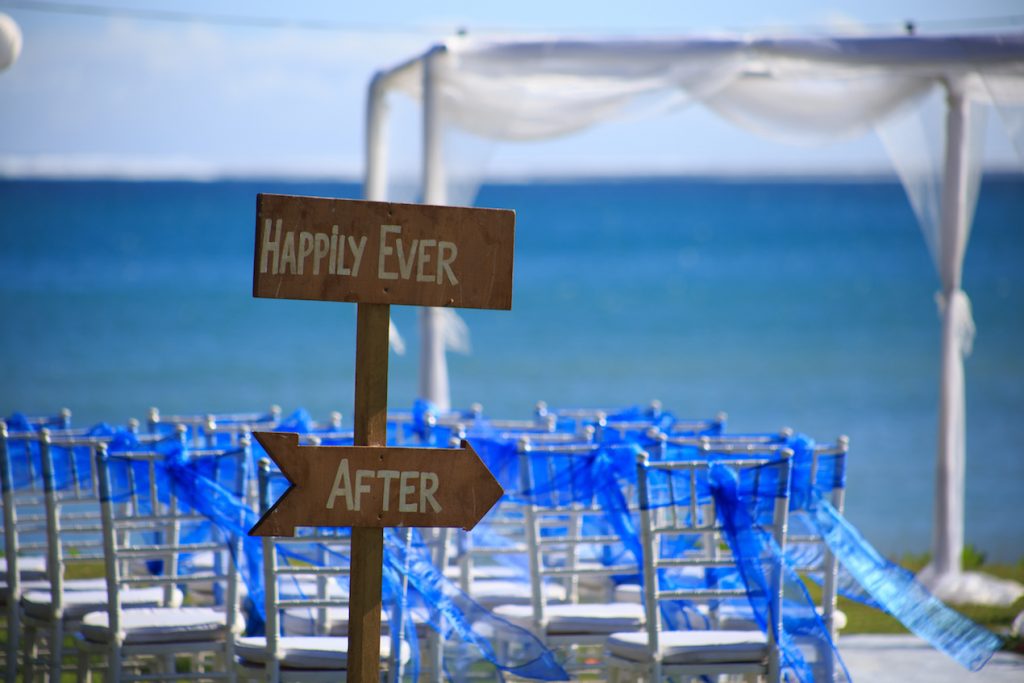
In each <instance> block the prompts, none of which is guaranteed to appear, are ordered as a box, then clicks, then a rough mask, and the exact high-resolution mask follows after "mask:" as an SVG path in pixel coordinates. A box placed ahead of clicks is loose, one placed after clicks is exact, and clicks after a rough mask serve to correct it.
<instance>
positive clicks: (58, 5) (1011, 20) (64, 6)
mask: <svg viewBox="0 0 1024 683" xmlns="http://www.w3.org/2000/svg"><path fill="white" fill-rule="evenodd" d="M0 7H8V8H12V9H19V10H27V11H32V12H45V13H49V14H66V15H78V16H86V17H120V18H129V19H139V20H145V21H162V22H172V23H205V24H215V25H221V26H237V27H251V28H297V29H305V30H314V31H341V32H348V33H354V32H360V33H391V34H415V35H422V34H424V33H437V32H438V28H437V27H436V26H432V27H426V26H401V25H396V24H370V23H355V22H351V21H337V20H330V19H302V18H289V17H274V16H256V15H241V14H223V13H210V12H189V11H184V10H174V9H162V8H139V7H124V6H114V5H103V4H96V3H77V2H57V1H54V0H0ZM1019 25H1024V14H1011V15H1003V16H988V17H964V18H957V19H915V18H913V17H905V18H902V19H899V20H893V21H891V22H865V23H861V24H859V25H858V28H860V29H864V30H877V31H903V30H905V29H906V27H908V26H913V27H914V28H915V29H918V30H919V29H934V30H940V29H984V28H997V27H998V28H1006V27H1012V26H1019ZM471 28H472V29H473V30H474V31H476V32H515V33H527V34H530V33H537V32H539V31H540V29H537V28H525V27H515V26H509V25H505V26H488V25H477V26H473V27H471ZM732 28H733V30H738V31H744V32H747V31H757V30H758V29H757V28H756V27H749V26H748V27H732ZM789 29H790V30H792V31H807V32H822V31H832V30H835V27H834V26H833V27H830V26H826V25H810V24H807V25H796V26H791V27H789ZM543 30H544V31H545V32H551V31H565V32H579V31H580V30H581V27H578V26H577V27H573V28H569V27H561V28H558V27H545V28H544V29H543ZM587 30H588V31H590V32H595V31H596V32H609V33H612V32H616V33H621V32H622V27H617V28H614V29H612V28H608V29H604V30H602V29H600V28H595V27H590V28H588V29H587ZM464 31H465V29H463V28H461V27H453V30H452V32H464ZM664 31H665V28H664V27H659V28H658V29H657V32H659V33H664ZM629 32H631V33H634V32H635V33H639V32H643V28H642V27H636V28H633V29H630V31H629Z"/></svg>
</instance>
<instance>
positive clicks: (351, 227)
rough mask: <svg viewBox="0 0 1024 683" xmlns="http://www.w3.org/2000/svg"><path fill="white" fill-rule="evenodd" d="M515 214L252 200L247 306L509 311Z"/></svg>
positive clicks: (328, 201) (354, 202)
mask: <svg viewBox="0 0 1024 683" xmlns="http://www.w3.org/2000/svg"><path fill="white" fill-rule="evenodd" d="M514 228H515V212H514V211H508V210H504V209H476V208H464V207H452V206H426V205H421V204H394V203H390V202H369V201H357V200H350V199H324V198H320V197H295V196H289V195H274V194H260V195H257V197H256V250H255V258H254V261H253V289H252V293H253V296H255V297H265V298H271V299H311V300H316V301H348V302H359V303H369V304H408V305H412V306H442V307H445V306H450V307H455V308H486V309H500V310H509V309H510V308H511V307H512V248H513V241H514Z"/></svg>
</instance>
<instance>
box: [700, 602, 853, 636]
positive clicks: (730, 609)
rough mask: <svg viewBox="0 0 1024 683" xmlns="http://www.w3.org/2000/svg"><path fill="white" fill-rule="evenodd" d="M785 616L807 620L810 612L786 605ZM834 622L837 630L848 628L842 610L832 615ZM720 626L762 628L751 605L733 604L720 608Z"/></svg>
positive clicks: (728, 627)
mask: <svg viewBox="0 0 1024 683" xmlns="http://www.w3.org/2000/svg"><path fill="white" fill-rule="evenodd" d="M814 611H816V612H817V613H818V616H821V615H822V613H823V611H824V610H822V608H821V607H820V606H818V607H815V608H814ZM783 614H787V615H789V614H792V615H793V616H800V617H801V618H806V616H807V614H808V612H807V608H805V607H803V606H802V605H796V604H789V603H786V604H785V606H784V607H783ZM832 621H833V622H834V625H835V627H836V629H837V630H840V631H841V630H842V629H844V628H846V614H845V613H844V612H843V611H842V610H838V609H837V610H836V611H835V612H833V613H832ZM718 626H719V628H722V629H726V630H729V631H743V630H757V629H760V628H761V627H760V626H758V625H757V621H756V620H755V619H754V612H753V610H751V608H750V605H732V604H729V605H722V606H721V607H719V608H718Z"/></svg>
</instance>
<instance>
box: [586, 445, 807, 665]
mask: <svg viewBox="0 0 1024 683" xmlns="http://www.w3.org/2000/svg"><path fill="white" fill-rule="evenodd" d="M779 455H780V456H781V457H780V458H779V459H778V460H775V461H765V460H755V459H753V458H742V459H737V460H719V461H718V465H719V466H729V467H733V468H735V469H737V470H740V471H742V470H747V471H748V472H747V475H746V476H753V477H754V478H755V481H759V480H760V476H761V474H762V471H767V470H764V469H762V468H771V471H772V472H773V473H774V475H775V476H773V477H768V476H766V477H765V482H766V484H767V485H768V486H770V487H771V491H770V494H771V495H770V496H766V497H765V498H764V499H762V501H763V502H762V508H761V509H757V510H750V511H749V512H750V514H751V517H752V518H753V519H754V520H755V521H756V523H757V524H759V525H763V526H762V528H763V529H764V530H765V531H768V532H769V533H770V534H771V538H772V539H773V540H774V543H775V544H776V545H777V547H778V548H779V549H780V551H783V552H784V549H785V543H786V525H787V522H788V515H789V499H788V494H789V482H790V457H791V455H792V452H791V451H788V450H783V451H781V452H780V454H779ZM714 466H715V465H713V464H712V463H711V462H710V461H709V460H706V459H700V458H696V459H691V460H686V461H676V462H652V461H651V460H650V459H649V457H648V455H647V454H646V453H642V454H640V455H639V456H638V462H637V487H638V495H639V501H640V530H641V537H642V542H643V554H644V567H643V581H644V583H643V586H644V610H645V613H646V618H647V622H646V625H645V628H644V629H643V630H642V631H640V632H635V631H634V632H624V633H616V634H614V635H612V636H610V637H609V638H608V640H607V642H606V645H605V648H606V654H605V658H606V662H607V666H608V671H609V680H611V681H618V680H621V679H622V677H624V676H629V677H630V678H631V679H634V680H637V679H643V680H645V681H648V682H650V681H661V680H665V678H667V677H670V676H674V677H682V678H686V677H700V676H716V675H719V674H753V675H760V676H763V677H765V678H766V679H767V680H768V681H770V682H777V681H779V680H780V675H781V673H780V670H781V666H780V660H781V654H780V649H779V644H778V642H777V639H776V634H778V633H780V632H781V629H782V581H783V578H782V555H781V552H780V553H778V554H776V553H767V554H766V556H763V557H759V558H757V559H758V560H760V561H762V562H763V563H764V564H763V565H762V566H765V567H767V569H766V571H765V575H766V576H765V585H764V586H763V587H762V590H763V591H764V593H765V594H764V595H762V596H761V597H762V598H763V599H764V600H765V601H766V603H767V613H768V616H767V617H766V618H767V623H766V625H765V631H764V632H760V631H749V630H741V631H728V630H679V629H678V628H669V627H670V626H672V625H671V624H667V623H666V620H667V615H668V614H672V613H673V612H672V610H673V608H678V601H686V602H687V603H698V602H705V603H708V604H709V605H710V606H712V607H714V606H715V605H716V604H717V602H718V601H720V600H723V599H739V598H744V597H747V592H746V590H744V589H743V588H723V587H719V586H718V585H715V584H714V583H711V584H710V585H709V583H707V582H702V583H703V585H701V584H700V583H698V584H696V585H694V584H693V583H690V582H689V581H679V582H676V581H672V580H671V579H672V578H673V577H674V576H678V572H680V571H681V570H684V569H690V568H699V569H703V570H704V571H708V570H710V571H712V572H721V571H723V570H727V569H731V568H736V569H737V571H738V569H739V568H738V566H737V558H736V556H735V555H733V554H732V553H731V552H727V551H723V550H722V549H721V543H722V541H723V539H724V538H725V535H724V533H723V532H724V529H723V524H722V520H721V519H720V517H719V514H718V512H719V511H718V510H717V509H716V508H717V505H716V502H715V500H714V498H713V497H711V496H710V495H709V493H708V492H709V490H710V487H709V476H708V475H709V471H710V468H711V467H714ZM740 476H745V475H744V474H742V473H741V475H740ZM764 507H768V509H767V510H766V509H764ZM766 516H767V519H765V517H766ZM709 576H710V575H709Z"/></svg>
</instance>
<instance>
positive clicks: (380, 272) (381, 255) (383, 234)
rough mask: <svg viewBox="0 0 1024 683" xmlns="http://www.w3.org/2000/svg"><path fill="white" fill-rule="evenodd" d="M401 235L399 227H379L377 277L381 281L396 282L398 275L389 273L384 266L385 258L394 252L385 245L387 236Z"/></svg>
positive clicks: (392, 272) (400, 227)
mask: <svg viewBox="0 0 1024 683" xmlns="http://www.w3.org/2000/svg"><path fill="white" fill-rule="evenodd" d="M393 233H397V234H401V233H402V226H401V225H382V226H380V251H379V252H377V277H378V278H379V279H381V280H397V279H398V273H396V272H394V271H390V270H388V269H387V267H386V265H385V261H386V260H387V257H388V256H390V255H391V254H393V253H395V250H394V249H392V248H391V247H389V246H388V245H387V241H388V235H390V234H393Z"/></svg>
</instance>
